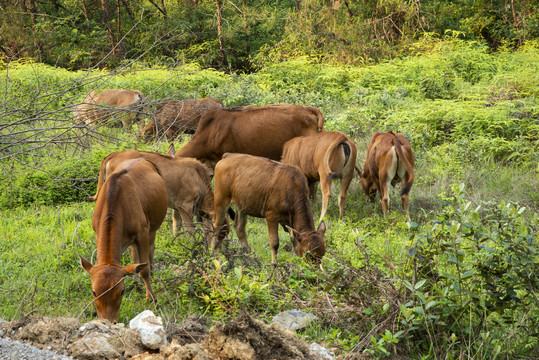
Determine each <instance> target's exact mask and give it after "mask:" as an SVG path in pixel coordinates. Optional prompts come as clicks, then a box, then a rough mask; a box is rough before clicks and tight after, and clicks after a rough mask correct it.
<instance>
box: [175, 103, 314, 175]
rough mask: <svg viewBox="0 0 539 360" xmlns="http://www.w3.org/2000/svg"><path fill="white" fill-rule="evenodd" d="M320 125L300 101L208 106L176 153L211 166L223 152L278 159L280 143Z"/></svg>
mask: <svg viewBox="0 0 539 360" xmlns="http://www.w3.org/2000/svg"><path fill="white" fill-rule="evenodd" d="M323 128H324V117H323V116H322V113H321V112H320V110H318V109H317V108H313V107H310V106H301V105H287V104H281V105H267V106H248V107H244V108H235V109H222V110H212V111H209V112H207V113H206V114H204V116H202V119H201V120H200V123H199V125H198V129H197V131H196V132H195V134H194V135H193V137H192V138H191V141H189V142H188V143H187V144H186V145H185V146H184V147H183V148H181V149H180V150H179V151H178V152H177V153H176V155H174V156H176V157H184V156H185V157H194V158H196V159H198V160H200V161H201V162H203V163H204V164H205V165H206V166H208V167H209V168H211V169H213V168H214V167H215V164H217V162H218V161H219V160H220V159H221V157H222V156H223V154H224V153H226V152H237V153H242V154H250V155H256V156H263V157H267V158H270V159H273V160H277V161H279V160H280V159H281V153H282V151H283V146H284V143H285V142H287V141H288V140H290V139H292V138H294V137H296V136H307V135H314V134H316V133H317V132H320V131H322V130H323Z"/></svg>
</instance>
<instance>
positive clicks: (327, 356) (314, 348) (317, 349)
mask: <svg viewBox="0 0 539 360" xmlns="http://www.w3.org/2000/svg"><path fill="white" fill-rule="evenodd" d="M309 350H311V352H312V353H314V354H316V355H317V356H318V359H319V360H334V359H335V354H332V353H331V352H330V351H329V350H328V349H326V348H325V347H323V346H320V345H318V344H317V343H315V342H313V343H312V344H311V345H309Z"/></svg>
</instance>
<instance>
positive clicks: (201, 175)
mask: <svg viewBox="0 0 539 360" xmlns="http://www.w3.org/2000/svg"><path fill="white" fill-rule="evenodd" d="M136 158H143V159H145V160H147V161H149V162H151V163H152V164H154V165H155V167H156V168H157V169H158V170H159V173H160V174H161V176H162V177H163V179H164V181H165V184H166V189H167V198H168V207H170V208H171V209H173V232H174V235H176V234H177V232H178V230H179V228H180V226H181V225H182V223H183V225H184V226H185V227H186V228H187V230H188V231H192V230H193V229H194V225H193V217H194V216H195V215H196V216H197V217H198V218H199V221H202V222H203V223H204V225H205V226H204V227H205V228H204V230H205V232H207V231H209V230H211V229H212V226H213V225H212V223H211V219H213V216H214V207H213V191H212V188H211V179H210V175H209V173H208V169H207V168H206V167H205V166H204V165H202V163H200V162H199V161H197V160H196V159H192V158H174V157H173V156H168V155H161V154H158V153H154V152H147V151H137V150H124V151H120V152H113V153H111V154H109V155H108V156H106V157H105V158H104V159H103V161H102V162H101V168H100V171H99V179H98V181H97V192H96V194H95V196H93V197H89V198H88V199H87V200H88V201H95V200H96V199H98V198H99V195H100V193H101V187H102V185H103V183H104V181H105V180H104V179H105V178H106V177H107V175H108V174H110V173H112V172H113V171H114V170H115V169H116V167H117V166H118V165H119V164H121V163H122V162H123V161H125V160H127V159H136ZM223 236H226V233H225V234H223Z"/></svg>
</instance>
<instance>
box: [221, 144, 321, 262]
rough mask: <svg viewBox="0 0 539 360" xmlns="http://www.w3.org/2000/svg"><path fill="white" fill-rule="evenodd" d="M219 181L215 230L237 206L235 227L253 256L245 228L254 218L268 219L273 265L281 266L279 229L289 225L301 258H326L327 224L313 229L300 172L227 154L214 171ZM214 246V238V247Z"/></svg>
mask: <svg viewBox="0 0 539 360" xmlns="http://www.w3.org/2000/svg"><path fill="white" fill-rule="evenodd" d="M214 182H215V220H214V227H215V228H216V229H218V228H219V227H220V226H221V225H222V224H223V220H224V216H225V212H226V210H227V208H228V206H229V205H230V203H231V202H234V204H235V205H236V218H235V221H234V227H235V228H236V234H237V235H238V238H239V240H240V241H241V242H242V243H243V245H244V246H245V247H246V248H247V250H248V251H250V247H249V244H248V242H247V234H246V232H245V225H246V223H247V215H251V216H255V217H260V218H266V223H267V225H268V232H269V243H270V246H271V261H272V263H273V264H276V262H277V250H278V248H279V234H278V230H279V229H278V228H279V224H281V225H282V226H283V227H284V226H286V228H285V229H286V230H287V231H288V232H289V233H290V237H291V240H292V244H293V245H294V250H295V252H296V254H297V255H298V256H303V254H304V253H306V252H309V253H310V256H314V258H315V260H317V261H319V260H320V259H321V258H322V256H324V254H325V252H326V245H325V243H324V232H325V231H326V224H325V223H324V222H323V221H322V222H321V223H320V225H319V226H318V229H317V230H316V231H315V230H314V220H313V215H312V212H311V208H310V206H309V201H308V194H307V182H306V181H305V177H304V176H303V175H302V174H301V171H300V170H299V169H298V168H297V167H295V166H290V165H286V164H282V163H279V162H276V161H272V160H270V159H267V158H262V157H258V156H251V155H246V154H230V153H227V154H224V155H223V159H222V160H221V161H219V162H218V163H217V165H216V167H215V179H214ZM215 246H216V242H215V238H214V239H213V241H212V244H211V247H212V248H215Z"/></svg>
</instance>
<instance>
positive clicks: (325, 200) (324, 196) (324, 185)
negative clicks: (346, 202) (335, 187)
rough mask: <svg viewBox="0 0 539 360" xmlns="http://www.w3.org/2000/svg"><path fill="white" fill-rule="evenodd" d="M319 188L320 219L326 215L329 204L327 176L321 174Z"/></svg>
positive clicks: (329, 186) (329, 183)
mask: <svg viewBox="0 0 539 360" xmlns="http://www.w3.org/2000/svg"><path fill="white" fill-rule="evenodd" d="M320 188H321V190H322V211H321V212H320V221H322V219H323V218H324V217H325V216H326V212H327V211H328V206H329V198H330V197H331V180H330V179H328V178H327V176H322V177H321V179H320Z"/></svg>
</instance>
